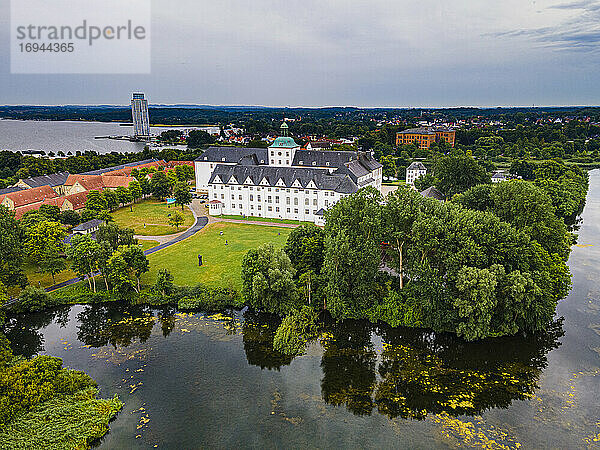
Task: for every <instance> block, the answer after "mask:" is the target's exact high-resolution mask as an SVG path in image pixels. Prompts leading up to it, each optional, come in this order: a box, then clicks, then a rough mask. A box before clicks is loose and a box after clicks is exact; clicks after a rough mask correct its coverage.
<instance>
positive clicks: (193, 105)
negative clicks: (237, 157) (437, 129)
mask: <svg viewBox="0 0 600 450" xmlns="http://www.w3.org/2000/svg"><path fill="white" fill-rule="evenodd" d="M20 106H24V107H54V108H65V107H85V108H129V107H130V106H131V105H129V104H110V103H79V104H76V103H64V104H34V103H15V104H5V105H0V108H5V107H6V108H10V107H20ZM148 107H149V108H157V107H165V108H209V109H227V108H246V109H290V110H294V109H334V108H339V109H405V110H415V109H430V110H443V109H521V108H528V109H538V108H599V107H600V105H593V104H589V105H573V104H563V105H462V106H456V105H454V106H355V105H345V106H342V105H326V106H289V105H285V106H273V105H236V104H229V105H227V104H221V105H207V104H197V103H149V104H148Z"/></svg>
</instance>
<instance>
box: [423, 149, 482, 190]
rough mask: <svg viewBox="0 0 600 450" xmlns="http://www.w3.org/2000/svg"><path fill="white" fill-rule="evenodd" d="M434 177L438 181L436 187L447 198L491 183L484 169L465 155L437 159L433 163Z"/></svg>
mask: <svg viewBox="0 0 600 450" xmlns="http://www.w3.org/2000/svg"><path fill="white" fill-rule="evenodd" d="M434 175H435V177H436V178H437V179H438V180H439V182H438V185H437V186H436V187H437V188H438V189H439V190H440V191H442V192H443V193H444V194H446V197H448V198H451V197H452V196H453V195H454V194H459V193H461V192H464V191H466V190H467V189H469V188H472V187H473V186H477V185H478V184H486V183H491V178H490V176H489V175H488V174H487V172H486V171H485V169H484V168H483V167H482V166H481V165H480V164H479V163H477V161H475V160H474V159H473V158H472V157H470V156H466V155H449V156H442V157H439V158H438V159H437V161H436V163H435V168H434Z"/></svg>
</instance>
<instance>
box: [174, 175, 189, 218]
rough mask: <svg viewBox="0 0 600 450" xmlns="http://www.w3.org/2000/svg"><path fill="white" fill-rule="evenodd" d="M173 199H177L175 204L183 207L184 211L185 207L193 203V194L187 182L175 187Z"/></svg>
mask: <svg viewBox="0 0 600 450" xmlns="http://www.w3.org/2000/svg"><path fill="white" fill-rule="evenodd" d="M173 197H175V203H177V204H178V205H181V210H182V211H183V206H184V205H189V204H190V203H192V193H191V192H190V187H189V186H188V184H187V183H185V182H179V183H177V184H176V185H175V187H174V188H173Z"/></svg>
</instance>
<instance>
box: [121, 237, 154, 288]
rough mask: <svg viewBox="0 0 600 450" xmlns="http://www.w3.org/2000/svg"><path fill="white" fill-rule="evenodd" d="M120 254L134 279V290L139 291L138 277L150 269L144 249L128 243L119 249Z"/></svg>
mask: <svg viewBox="0 0 600 450" xmlns="http://www.w3.org/2000/svg"><path fill="white" fill-rule="evenodd" d="M119 252H120V253H121V256H122V257H123V259H124V260H125V262H126V263H127V267H128V269H129V272H130V273H131V274H132V275H133V277H134V278H135V280H136V285H137V288H136V292H138V293H139V292H140V277H141V276H142V275H143V274H144V273H146V272H148V270H150V262H149V261H148V258H146V255H144V251H143V250H142V249H141V248H140V247H138V246H137V245H129V246H127V247H124V248H121V249H120V250H119Z"/></svg>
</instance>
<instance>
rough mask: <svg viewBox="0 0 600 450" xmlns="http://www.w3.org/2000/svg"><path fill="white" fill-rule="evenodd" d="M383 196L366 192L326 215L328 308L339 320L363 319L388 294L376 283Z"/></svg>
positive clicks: (339, 204)
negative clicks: (370, 308)
mask: <svg viewBox="0 0 600 450" xmlns="http://www.w3.org/2000/svg"><path fill="white" fill-rule="evenodd" d="M382 202H383V198H382V196H381V193H379V191H377V190H376V189H374V188H370V187H369V188H365V189H361V190H360V191H358V192H357V193H356V194H354V195H351V196H350V197H346V198H343V199H341V200H340V201H338V202H337V203H336V204H335V206H334V207H333V208H332V209H330V210H329V211H328V212H327V215H326V220H327V221H326V223H327V225H326V227H325V234H326V237H325V260H324V264H323V270H324V272H325V275H326V278H327V288H326V297H327V305H326V308H327V309H328V310H329V311H330V312H331V314H332V316H333V317H334V318H336V319H345V318H363V317H365V314H366V311H367V310H368V309H369V307H370V306H371V305H372V304H373V303H374V302H376V301H377V299H378V298H380V297H383V296H384V295H385V292H383V291H382V290H381V289H380V286H379V284H378V283H377V281H376V280H377V276H378V273H379V266H380V264H381V251H380V246H381V208H380V206H379V205H380V204H381V203H382Z"/></svg>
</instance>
